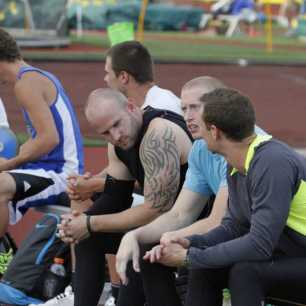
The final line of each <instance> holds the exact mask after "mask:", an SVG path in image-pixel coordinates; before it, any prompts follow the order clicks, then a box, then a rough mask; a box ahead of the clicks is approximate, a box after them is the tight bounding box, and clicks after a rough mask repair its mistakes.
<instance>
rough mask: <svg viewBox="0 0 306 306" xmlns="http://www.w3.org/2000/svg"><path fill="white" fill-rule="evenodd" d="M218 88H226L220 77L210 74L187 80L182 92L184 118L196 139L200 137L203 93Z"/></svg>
mask: <svg viewBox="0 0 306 306" xmlns="http://www.w3.org/2000/svg"><path fill="white" fill-rule="evenodd" d="M217 88H226V86H225V85H224V84H223V83H222V82H221V81H220V80H218V79H216V78H213V77H210V76H201V77H198V78H195V79H192V80H191V81H189V82H187V83H186V84H185V85H184V86H183V88H182V92H181V103H182V111H183V116H184V119H185V121H186V123H187V127H188V129H189V131H190V133H191V134H192V137H193V138H194V139H197V138H200V137H201V133H200V125H201V124H202V123H201V122H202V121H201V113H202V110H203V102H202V101H201V100H200V98H201V97H202V96H203V94H207V93H209V92H212V91H214V90H215V89H217Z"/></svg>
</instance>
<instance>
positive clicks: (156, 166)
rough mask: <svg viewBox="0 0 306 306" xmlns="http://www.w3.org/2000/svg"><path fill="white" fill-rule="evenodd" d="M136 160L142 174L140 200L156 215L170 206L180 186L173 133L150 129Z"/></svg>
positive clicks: (167, 130)
mask: <svg viewBox="0 0 306 306" xmlns="http://www.w3.org/2000/svg"><path fill="white" fill-rule="evenodd" d="M139 153H140V159H141V162H142V165H143V168H144V172H145V186H144V196H145V198H146V199H147V200H148V201H150V202H151V203H152V207H153V208H155V209H158V210H159V212H164V211H167V210H169V209H170V208H171V206H172V205H173V203H174V200H175V197H176V194H177V191H178V187H179V182H180V157H179V153H178V150H177V146H176V142H175V134H174V132H173V130H172V129H171V128H169V127H167V128H166V129H165V130H164V131H162V132H160V131H156V129H153V130H152V131H151V132H150V133H147V134H146V135H145V137H144V138H143V140H142V144H141V146H140V152H139Z"/></svg>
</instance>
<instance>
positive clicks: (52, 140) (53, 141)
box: [44, 133, 60, 153]
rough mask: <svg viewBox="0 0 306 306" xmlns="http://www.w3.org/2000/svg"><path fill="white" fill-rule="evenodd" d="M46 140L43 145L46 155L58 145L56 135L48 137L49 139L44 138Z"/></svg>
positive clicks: (58, 141) (57, 136) (58, 140)
mask: <svg viewBox="0 0 306 306" xmlns="http://www.w3.org/2000/svg"><path fill="white" fill-rule="evenodd" d="M45 139H46V140H47V141H46V143H45V144H44V147H45V148H46V151H47V153H49V152H51V151H52V150H53V149H54V148H55V147H56V146H57V145H59V143H60V139H59V135H58V134H57V133H56V134H55V135H50V136H49V137H45Z"/></svg>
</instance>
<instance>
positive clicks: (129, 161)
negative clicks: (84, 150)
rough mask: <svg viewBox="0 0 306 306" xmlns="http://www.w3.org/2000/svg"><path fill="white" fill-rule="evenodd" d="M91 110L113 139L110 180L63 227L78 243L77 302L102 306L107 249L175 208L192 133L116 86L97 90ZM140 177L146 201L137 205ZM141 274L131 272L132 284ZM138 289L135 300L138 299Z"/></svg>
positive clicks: (89, 114) (175, 117) (90, 101)
mask: <svg viewBox="0 0 306 306" xmlns="http://www.w3.org/2000/svg"><path fill="white" fill-rule="evenodd" d="M85 114H86V117H87V119H88V121H89V122H90V124H91V125H92V126H93V128H94V129H95V130H96V131H97V132H98V133H99V134H100V135H101V137H102V138H103V139H105V140H106V141H108V142H109V143H110V145H109V146H108V159H109V165H108V167H107V178H106V183H105V187H104V191H103V193H102V196H100V197H99V199H98V200H97V201H96V202H95V203H94V204H93V206H92V207H91V208H90V209H89V210H88V211H87V212H86V213H85V214H82V215H78V214H76V213H75V214H72V215H69V216H67V218H66V219H65V220H63V222H62V225H61V228H60V231H61V235H62V237H63V240H65V241H67V242H78V244H77V246H76V257H77V265H76V284H75V302H74V305H75V306H81V305H83V306H85V305H86V306H96V305H97V303H98V300H99V297H100V294H101V291H102V289H103V286H104V281H105V276H104V270H105V269H104V268H105V260H104V256H103V254H106V253H111V254H115V253H116V252H117V249H118V247H119V244H120V241H121V238H122V236H123V234H124V233H125V232H126V231H128V230H130V229H132V228H136V227H138V226H141V225H144V224H146V223H148V222H151V221H152V220H153V219H155V218H156V217H158V216H159V215H161V214H162V213H163V212H165V211H167V210H169V209H170V208H171V206H172V204H173V203H174V201H175V199H176V196H177V194H178V193H179V191H180V189H181V186H182V183H183V182H184V178H185V173H186V170H187V159H188V153H189V151H190V149H191V146H192V137H191V135H190V134H189V132H188V129H187V126H186V124H185V122H184V119H183V117H181V116H180V115H177V114H175V113H172V112H170V111H165V110H158V109H153V108H151V107H147V108H145V109H144V110H141V109H140V108H138V107H137V106H135V105H134V104H132V103H130V102H129V101H128V100H127V98H126V97H125V96H124V95H123V94H121V93H119V92H117V91H115V90H112V89H98V90H95V91H94V92H92V93H91V95H90V96H89V98H88V102H87V105H86V108H85ZM135 180H137V181H138V182H139V184H140V187H141V189H142V190H143V193H144V198H145V201H144V204H143V205H140V206H137V207H132V208H131V203H132V192H133V187H134V181H135ZM101 212H102V214H101ZM137 276H138V275H137V274H136V273H135V272H134V273H133V275H129V277H130V283H133V281H132V277H137ZM89 284H90V285H89ZM135 293H136V294H135V296H133V297H129V301H131V300H132V299H134V298H135V299H137V298H138V295H137V291H136V292H135ZM136 304H137V301H135V304H134V305H136ZM117 305H118V304H117ZM119 305H123V304H120V301H119Z"/></svg>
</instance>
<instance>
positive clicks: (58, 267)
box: [43, 257, 66, 299]
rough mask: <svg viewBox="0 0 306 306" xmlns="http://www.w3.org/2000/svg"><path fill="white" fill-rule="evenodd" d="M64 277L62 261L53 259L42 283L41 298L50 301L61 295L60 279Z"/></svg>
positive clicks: (56, 258) (61, 283)
mask: <svg viewBox="0 0 306 306" xmlns="http://www.w3.org/2000/svg"><path fill="white" fill-rule="evenodd" d="M65 276H66V270H65V267H64V259H62V258H58V257H55V258H54V260H53V264H52V265H51V266H50V269H49V271H48V273H47V276H46V278H45V281H44V286H43V296H44V297H45V298H46V299H51V298H53V297H54V296H56V295H58V294H59V293H61V292H60V291H61V289H62V287H63V286H62V285H63V282H62V279H63V278H65Z"/></svg>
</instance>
